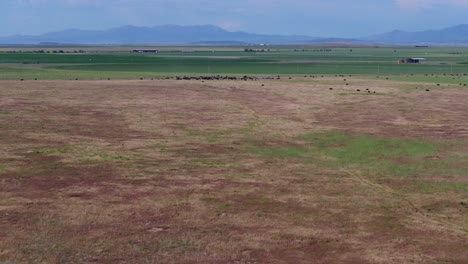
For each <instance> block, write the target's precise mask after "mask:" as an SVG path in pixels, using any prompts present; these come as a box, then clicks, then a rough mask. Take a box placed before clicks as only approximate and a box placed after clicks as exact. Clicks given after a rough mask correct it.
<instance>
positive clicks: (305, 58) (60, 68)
mask: <svg viewBox="0 0 468 264" xmlns="http://www.w3.org/2000/svg"><path fill="white" fill-rule="evenodd" d="M135 48H136V47H128V46H127V47H126V46H100V47H99V46H97V47H91V46H77V47H71V46H31V47H27V46H22V47H7V46H5V47H2V46H0V79H3V80H13V79H16V80H18V79H36V78H37V79H40V80H44V79H76V78H79V79H107V78H112V79H116V78H118V79H122V78H123V79H125V78H140V77H147V78H150V77H156V76H175V75H180V76H183V75H188V76H199V75H217V74H220V75H238V76H242V75H256V76H259V75H277V74H280V75H296V76H301V75H302V76H303V75H310V74H328V75H335V74H361V75H363V74H366V75H409V74H415V75H423V76H424V74H435V75H441V76H443V75H448V74H461V76H460V75H458V76H457V79H456V81H461V82H463V83H468V76H467V75H463V74H467V73H468V48H467V47H427V48H416V47H411V46H398V47H396V46H395V47H377V46H376V47H371V46H363V47H354V46H346V45H342V46H312V45H305V46H304V45H303V46H291V45H289V46H287V45H286V46H245V47H243V46H229V47H223V46H172V47H171V46H166V47H158V46H156V47H146V49H158V50H160V51H161V52H160V53H133V52H132V50H133V49H135ZM143 49H145V48H143ZM245 50H247V52H246V51H245ZM414 57H418V58H421V57H422V58H426V59H427V60H426V61H424V62H423V63H421V64H406V63H405V64H398V63H397V61H399V60H402V59H403V60H405V59H407V58H414ZM458 77H460V78H458Z"/></svg>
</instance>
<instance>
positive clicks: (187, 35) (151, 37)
mask: <svg viewBox="0 0 468 264" xmlns="http://www.w3.org/2000/svg"><path fill="white" fill-rule="evenodd" d="M314 39H316V38H313V37H309V36H297V35H292V36H280V35H260V34H252V33H246V32H230V31H226V30H224V29H222V28H219V27H216V26H211V25H203V26H178V25H163V26H156V27H136V26H123V27H118V28H113V29H109V30H78V29H71V30H64V31H57V32H51V33H47V34H43V35H38V36H24V35H16V36H10V37H3V38H0V43H1V44H37V43H41V42H56V43H74V44H186V43H204V42H213V43H216V42H226V43H227V42H234V43H236V42H237V43H238V42H242V43H299V42H307V41H313V40H314Z"/></svg>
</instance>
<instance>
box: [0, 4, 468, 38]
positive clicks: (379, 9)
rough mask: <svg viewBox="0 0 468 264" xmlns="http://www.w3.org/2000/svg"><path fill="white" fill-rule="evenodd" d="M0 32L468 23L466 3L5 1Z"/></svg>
mask: <svg viewBox="0 0 468 264" xmlns="http://www.w3.org/2000/svg"><path fill="white" fill-rule="evenodd" d="M0 10H2V16H0V25H2V26H0V36H9V35H30V34H41V33H46V32H51V31H59V30H64V29H72V28H75V29H108V28H113V27H118V26H123V25H135V26H157V25H164V24H178V25H205V24H211V25H216V26H220V27H222V28H224V29H227V30H230V31H247V32H252V33H262V34H282V35H293V34H299V35H308V36H313V37H364V36H368V35H372V34H378V33H383V32H387V31H392V30H395V29H399V30H405V31H419V30H426V29H440V28H444V27H449V26H453V25H457V24H468V16H467V15H466V14H467V13H468V0H287V1H284V0H234V1H233V0H229V1H228V0H0Z"/></svg>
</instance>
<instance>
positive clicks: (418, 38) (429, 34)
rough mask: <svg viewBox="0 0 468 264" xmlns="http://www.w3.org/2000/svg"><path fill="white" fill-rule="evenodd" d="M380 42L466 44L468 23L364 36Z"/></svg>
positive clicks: (467, 42) (467, 40) (368, 39)
mask: <svg viewBox="0 0 468 264" xmlns="http://www.w3.org/2000/svg"><path fill="white" fill-rule="evenodd" d="M364 40H366V41H373V42H381V43H402V44H404V43H427V44H431V43H433V44H468V25H457V26H453V27H449V28H444V29H440V30H426V31H419V32H406V31H401V30H395V31H392V32H388V33H384V34H380V35H374V36H370V37H367V38H365V39H364Z"/></svg>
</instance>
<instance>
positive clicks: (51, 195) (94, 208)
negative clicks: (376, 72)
mask: <svg viewBox="0 0 468 264" xmlns="http://www.w3.org/2000/svg"><path fill="white" fill-rule="evenodd" d="M262 83H263V84H265V86H261V84H262ZM349 83H350V85H349V86H345V85H344V83H343V80H342V79H338V78H336V79H335V78H322V79H316V80H315V79H314V80H310V79H304V80H298V78H295V79H294V80H293V81H288V80H282V81H277V80H275V81H273V80H271V81H262V82H259V81H257V82H235V81H212V82H205V83H201V82H196V81H161V80H157V81H156V80H155V81H149V80H148V81H135V80H120V81H25V82H19V81H1V82H0V123H1V130H0V183H1V184H0V237H1V239H0V262H1V261H4V262H6V263H9V262H12V263H90V262H98V263H465V261H466V259H468V254H467V252H468V222H467V218H466V217H467V215H468V214H467V211H468V194H467V192H466V188H465V186H466V184H468V180H467V177H468V175H467V172H466V171H465V172H463V170H462V169H463V168H466V167H464V165H463V163H464V161H468V160H467V159H466V157H468V155H467V151H468V143H467V139H468V104H466V102H468V92H467V91H466V90H463V89H461V88H459V87H455V86H453V87H444V88H440V89H436V90H433V91H431V92H425V91H424V89H422V88H423V85H422V84H418V85H417V86H418V87H421V88H420V89H415V88H411V89H410V88H408V87H402V84H399V83H393V82H386V81H373V80H366V79H359V78H356V77H353V78H349ZM406 86H408V85H406ZM329 87H333V88H334V89H333V90H329ZM356 89H360V90H361V91H363V92H356ZM365 89H369V90H371V91H376V94H367V92H366V90H365ZM330 130H338V131H345V132H346V133H350V134H368V135H374V136H377V137H397V138H402V139H424V140H428V141H434V142H446V141H450V142H452V143H450V144H451V145H450V147H448V148H445V149H444V150H443V151H440V152H438V153H437V155H436V156H431V157H429V156H428V157H427V158H428V159H443V158H446V157H449V154H450V155H452V154H453V153H458V154H459V158H458V159H457V160H456V162H454V163H451V164H452V165H455V166H460V170H455V172H454V173H452V174H448V173H447V174H444V175H440V176H438V175H426V174H421V175H419V174H418V175H411V177H401V176H395V177H391V176H392V175H390V176H389V177H381V178H379V177H373V176H372V175H367V174H363V173H362V172H361V171H360V169H359V168H353V167H349V168H348V167H346V168H344V167H339V166H338V167H333V166H331V167H330V166H324V165H323V163H321V162H318V161H319V160H321V159H327V158H330V157H319V159H317V158H314V159H308V158H301V157H296V156H294V153H293V154H291V156H284V157H268V156H262V155H258V153H256V152H255V151H251V148H252V147H253V146H260V147H288V146H295V147H297V148H299V147H300V146H302V145H303V144H304V142H303V140H302V139H301V135H304V134H308V133H318V132H324V131H330ZM453 142H455V143H456V144H454V143H453ZM299 150H300V148H299ZM457 157H458V156H457ZM397 162H401V163H405V162H407V161H406V160H405V157H402V160H398V161H397ZM460 171H461V172H460ZM440 182H442V183H444V184H445V185H438V184H439V183H440ZM456 183H458V184H459V185H460V186H461V189H457V188H453V186H452V184H456ZM422 184H425V185H422ZM444 186H448V187H446V188H445V189H444ZM457 186H458V185H457Z"/></svg>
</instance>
